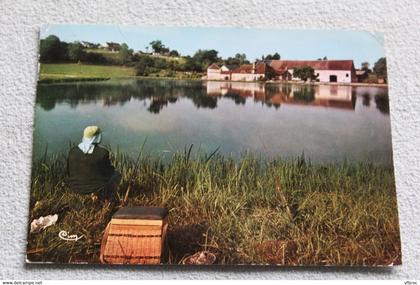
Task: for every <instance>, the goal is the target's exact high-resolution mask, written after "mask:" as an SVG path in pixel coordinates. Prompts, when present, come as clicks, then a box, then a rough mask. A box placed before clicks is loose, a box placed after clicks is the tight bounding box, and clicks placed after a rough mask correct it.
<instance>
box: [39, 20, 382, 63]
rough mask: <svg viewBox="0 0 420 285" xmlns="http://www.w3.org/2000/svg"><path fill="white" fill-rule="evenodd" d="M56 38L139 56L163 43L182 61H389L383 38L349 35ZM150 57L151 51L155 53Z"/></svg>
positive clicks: (138, 32)
mask: <svg viewBox="0 0 420 285" xmlns="http://www.w3.org/2000/svg"><path fill="white" fill-rule="evenodd" d="M49 35H56V36H58V37H59V38H60V40H62V41H66V42H73V41H89V42H94V43H100V44H105V43H106V42H110V41H112V42H118V43H127V45H128V46H129V47H130V48H132V49H134V50H135V51H138V50H142V51H146V46H148V45H149V43H150V42H151V41H153V40H161V41H162V43H163V44H164V45H165V46H166V47H169V48H170V49H175V50H177V51H178V52H180V53H181V55H193V54H194V53H195V52H196V51H197V50H198V49H215V50H217V51H218V52H219V56H221V57H223V58H226V57H229V56H234V55H235V54H236V53H245V54H246V56H247V58H248V59H249V60H251V61H252V60H255V59H257V58H261V56H262V55H267V54H273V53H274V52H278V53H279V54H280V56H281V59H285V60H286V59H289V60H291V59H295V60H299V59H301V60H311V59H312V60H316V59H318V58H320V57H321V58H322V57H324V56H327V58H328V59H352V60H354V64H355V67H356V68H358V67H360V65H361V63H362V62H364V61H367V62H369V63H370V64H371V66H373V64H374V63H375V62H376V61H377V60H378V59H379V58H380V57H383V56H385V55H384V48H383V42H384V38H383V34H381V33H371V32H364V31H344V30H280V29H250V28H203V27H200V28H193V27H138V26H111V25H45V26H43V27H42V28H41V32H40V37H41V39H43V38H46V37H47V36H49ZM149 51H150V49H149Z"/></svg>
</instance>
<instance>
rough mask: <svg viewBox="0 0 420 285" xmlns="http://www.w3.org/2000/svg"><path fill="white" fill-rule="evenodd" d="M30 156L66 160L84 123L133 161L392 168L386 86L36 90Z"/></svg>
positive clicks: (120, 85) (180, 84) (101, 85)
mask: <svg viewBox="0 0 420 285" xmlns="http://www.w3.org/2000/svg"><path fill="white" fill-rule="evenodd" d="M36 103H37V104H36V112H35V132H34V152H33V153H34V158H36V157H39V156H41V155H42V154H43V153H44V151H45V148H46V146H47V145H48V151H49V152H50V153H60V152H66V151H67V148H68V145H69V141H72V142H77V141H78V140H80V135H81V130H83V128H84V127H85V126H86V125H90V124H97V125H100V126H101V128H102V129H103V130H104V144H105V145H109V146H111V147H113V148H117V147H119V149H120V150H123V151H124V152H126V153H128V154H129V155H132V156H133V157H136V156H137V154H138V150H139V148H140V147H141V144H142V142H143V141H144V140H145V138H146V137H147V138H148V140H147V141H148V145H147V146H146V148H148V149H146V150H147V151H149V152H150V153H152V154H156V155H159V156H161V155H165V156H166V155H167V156H170V154H171V153H173V152H175V151H178V150H183V149H184V148H185V147H186V146H187V147H188V146H190V145H191V144H194V146H196V147H197V149H200V150H201V151H204V152H212V151H214V150H215V149H219V151H220V153H223V154H226V155H231V154H232V155H234V156H240V154H241V152H243V151H251V152H254V153H256V154H258V155H262V156H263V157H278V156H281V157H297V156H300V155H301V154H302V152H304V153H305V156H307V157H309V158H310V159H311V160H312V161H319V162H331V161H341V160H342V159H348V160H354V161H366V160H367V161H370V162H375V163H382V164H387V165H390V164H391V163H392V147H391V131H390V122H389V104H388V95H387V89H386V88H372V87H350V86H328V85H318V86H307V85H292V84H283V85H281V84H260V83H242V82H202V81H179V80H150V79H149V80H136V79H130V80H110V81H105V82H90V83H87V82H85V83H68V84H50V85H42V84H41V85H39V86H38V90H37V99H36Z"/></svg>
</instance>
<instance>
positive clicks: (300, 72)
mask: <svg viewBox="0 0 420 285" xmlns="http://www.w3.org/2000/svg"><path fill="white" fill-rule="evenodd" d="M293 76H294V77H298V78H300V79H302V80H303V81H307V80H308V79H309V80H310V81H312V80H315V79H316V77H317V76H316V75H315V70H314V69H313V68H312V67H310V66H303V67H297V68H295V69H293Z"/></svg>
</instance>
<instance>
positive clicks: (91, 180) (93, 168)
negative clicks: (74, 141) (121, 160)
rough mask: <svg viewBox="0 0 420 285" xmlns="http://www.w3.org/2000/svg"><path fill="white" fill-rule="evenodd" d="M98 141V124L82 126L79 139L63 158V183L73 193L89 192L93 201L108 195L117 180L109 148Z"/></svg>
mask: <svg viewBox="0 0 420 285" xmlns="http://www.w3.org/2000/svg"><path fill="white" fill-rule="evenodd" d="M101 140H102V133H101V130H100V128H99V127H98V126H88V127H86V128H85V130H84V131H83V139H82V142H81V143H80V144H79V145H78V146H75V147H73V148H72V149H70V152H69V155H68V158H67V172H68V177H67V179H66V184H67V186H68V187H69V188H70V190H72V191H74V192H76V193H79V194H91V195H92V199H93V200H96V198H105V199H108V198H111V197H112V196H113V194H114V193H115V192H116V190H117V188H118V184H119V182H120V180H121V174H120V173H118V172H117V171H116V170H115V168H114V166H112V163H111V159H110V154H109V151H108V150H106V149H105V148H103V147H100V146H99V143H100V142H101Z"/></svg>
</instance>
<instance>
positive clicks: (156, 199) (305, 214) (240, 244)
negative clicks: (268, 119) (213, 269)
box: [28, 151, 401, 265]
mask: <svg viewBox="0 0 420 285" xmlns="http://www.w3.org/2000/svg"><path fill="white" fill-rule="evenodd" d="M114 164H115V166H116V168H117V169H118V170H119V171H120V172H121V173H122V176H123V180H122V183H121V185H120V189H119V192H118V196H119V197H124V195H125V191H126V189H127V183H128V181H129V179H130V178H133V179H134V187H133V191H132V192H131V194H130V196H129V200H128V205H144V206H161V207H166V208H167V209H169V211H170V214H169V229H168V250H169V257H168V258H167V259H166V260H165V262H167V263H171V264H178V263H181V262H182V260H183V258H185V257H186V256H188V255H191V254H193V253H195V252H197V251H199V250H204V249H206V250H210V251H211V252H213V253H215V254H216V256H217V260H216V262H217V263H218V264H232V263H233V264H237V263H240V264H251V263H257V264H282V265H388V264H391V263H394V264H399V263H400V262H401V251H400V240H399V225H398V211H397V203H396V193H395V186H394V175H393V171H392V169H389V168H385V167H381V166H374V165H371V164H348V163H342V164H338V165H332V164H331V165H313V164H308V163H305V162H304V160H302V159H296V160H289V161H283V160H273V161H269V162H264V161H262V160H260V159H257V158H255V157H253V156H252V155H249V154H245V155H244V156H243V157H242V158H241V159H240V160H239V161H235V160H234V159H232V158H226V157H223V156H219V155H215V156H213V157H210V158H209V157H206V156H204V155H203V156H197V157H191V156H190V153H189V152H188V151H185V152H184V153H178V154H175V155H174V156H173V157H172V159H171V160H170V161H169V162H167V163H162V162H161V160H160V159H159V158H156V157H149V156H147V155H143V156H142V157H141V160H140V167H139V168H138V171H137V172H136V173H134V170H135V169H136V168H135V166H134V164H135V162H134V161H133V160H132V159H130V158H128V157H127V156H126V155H124V154H120V153H116V154H115V155H114ZM64 176H65V158H64V157H51V158H48V159H45V158H44V159H42V160H40V161H38V162H35V163H34V165H33V170H32V184H31V199H30V206H31V210H30V220H32V219H34V218H38V217H40V216H43V215H48V214H55V213H58V215H59V220H58V223H57V224H56V225H55V226H51V227H49V228H47V229H46V230H44V231H42V232H41V233H38V234H29V235H28V259H29V260H31V261H48V262H63V263H67V262H70V263H72V262H89V263H91V262H93V263H95V262H99V260H98V258H99V250H100V242H101V237H102V234H103V230H104V228H105V226H106V224H107V223H108V222H109V220H110V218H111V217H112V214H113V213H115V211H116V210H117V209H118V208H119V207H120V206H121V203H120V202H119V201H118V200H117V201H116V202H113V203H110V202H107V203H102V204H101V203H98V202H92V201H91V199H90V198H89V197H86V196H79V195H77V194H74V193H72V192H69V191H68V190H66V189H65V187H64V183H63V179H64ZM60 230H67V231H69V233H71V234H78V235H81V234H83V235H84V238H83V239H82V240H79V241H78V242H76V243H74V242H65V241H62V240H60V239H59V238H58V236H57V235H58V232H59V231H60Z"/></svg>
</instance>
